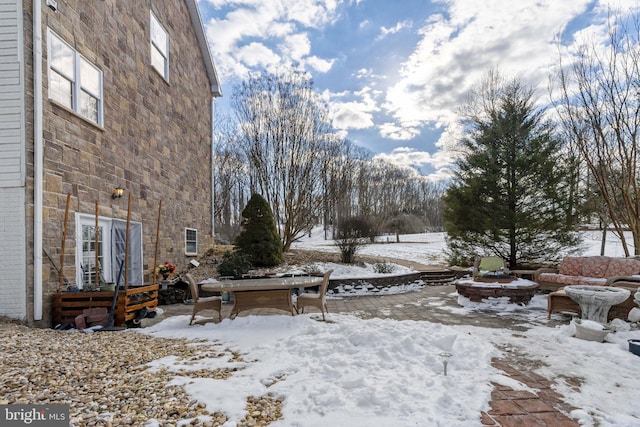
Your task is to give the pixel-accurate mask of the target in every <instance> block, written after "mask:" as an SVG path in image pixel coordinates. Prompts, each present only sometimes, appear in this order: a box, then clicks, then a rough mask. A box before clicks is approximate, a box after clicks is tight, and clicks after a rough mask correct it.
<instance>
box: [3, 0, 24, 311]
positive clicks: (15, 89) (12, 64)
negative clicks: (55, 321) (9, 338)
mask: <svg viewBox="0 0 640 427" xmlns="http://www.w3.org/2000/svg"><path fill="white" fill-rule="evenodd" d="M22 43H23V35H22V1H15V0H0V200H1V202H0V315H4V316H8V317H12V318H16V319H26V317H27V280H26V278H27V275H26V271H27V267H26V265H27V261H26V257H27V254H26V251H27V248H26V207H25V193H26V191H25V190H26V189H25V181H26V180H25V170H26V167H25V119H24V111H25V95H24V94H25V87H24V81H23V77H22V76H23V75H24V65H23V64H24V46H23V44H22Z"/></svg>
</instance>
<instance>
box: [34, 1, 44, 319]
mask: <svg viewBox="0 0 640 427" xmlns="http://www.w3.org/2000/svg"><path fill="white" fill-rule="evenodd" d="M42 163H43V146H42V9H41V0H33V320H34V321H35V320H42V211H43V209H42V184H43V166H42Z"/></svg>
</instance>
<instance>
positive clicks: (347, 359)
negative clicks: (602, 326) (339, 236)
mask: <svg viewBox="0 0 640 427" xmlns="http://www.w3.org/2000/svg"><path fill="white" fill-rule="evenodd" d="M314 234H315V235H319V236H321V233H319V232H314ZM592 234H593V233H592ZM401 239H402V241H403V242H404V241H405V240H406V243H388V244H387V243H384V244H376V245H370V246H368V247H367V248H366V250H363V251H362V253H363V254H368V255H369V254H370V255H375V256H381V257H389V258H403V259H407V260H413V261H415V262H420V263H427V264H428V263H429V261H430V260H431V261H434V262H435V261H437V260H442V255H441V253H442V248H443V242H444V238H443V235H442V234H429V235H422V236H418V235H416V236H402V238H401ZM589 241H590V242H592V243H593V245H595V246H597V248H595V249H588V250H587V252H586V253H599V244H600V242H599V240H598V238H597V236H594V237H592V238H591V239H590V240H589ZM323 242H324V243H323ZM296 246H297V247H308V248H313V249H316V250H317V249H319V248H323V247H324V248H326V250H335V248H334V247H332V246H328V245H327V243H326V242H325V241H323V240H322V239H319V238H317V237H315V236H313V235H312V238H311V239H306V240H304V241H302V242H300V243H297V244H296ZM610 246H611V247H612V248H613V249H612V250H613V251H614V252H615V251H616V250H617V249H615V245H614V244H611V245H610ZM611 255H620V254H619V253H617V252H615V253H611ZM340 274H347V272H344V271H343V272H341V273H340ZM353 274H358V273H356V272H354V273H353ZM450 297H451V298H458V297H457V296H456V295H455V291H452V294H451V295H450ZM460 303H461V305H460V306H459V308H455V309H452V310H454V311H455V313H456V314H458V315H460V316H465V315H466V314H468V313H469V312H470V311H472V310H492V311H494V312H495V311H499V312H500V313H502V314H503V315H504V316H516V317H517V318H518V319H521V325H524V327H525V328H524V329H525V331H524V332H523V331H518V332H514V331H512V330H510V329H507V328H504V329H493V328H491V329H489V328H482V327H474V326H453V325H443V324H437V323H430V322H416V321H394V320H382V319H370V320H362V319H359V318H357V317H355V316H351V315H344V314H341V315H339V314H330V315H329V318H328V320H329V321H328V322H326V323H323V322H318V321H316V320H313V319H312V318H311V317H310V316H309V315H299V316H295V317H292V316H277V315H276V316H247V317H238V318H236V319H234V320H229V319H225V320H223V321H222V322H221V323H219V324H213V323H208V324H206V325H198V326H192V327H189V326H187V324H188V320H187V317H186V316H175V317H170V318H168V319H166V320H164V321H162V322H160V323H158V324H156V325H154V326H152V327H150V328H146V329H143V330H141V332H142V333H146V334H152V335H154V336H160V337H188V338H194V339H198V340H204V342H205V343H206V342H213V341H215V342H222V343H224V345H225V346H227V347H228V348H230V349H232V350H236V351H238V352H240V353H241V354H242V355H243V360H244V361H243V362H233V365H235V366H237V367H239V368H243V369H240V370H238V371H237V372H235V373H234V375H233V376H232V377H231V378H230V379H227V380H214V379H207V378H196V377H194V378H190V379H181V380H178V379H176V382H178V381H179V382H180V383H181V384H183V385H184V387H185V388H186V390H187V391H188V392H189V393H191V394H192V395H193V397H194V399H197V400H199V401H202V402H204V403H206V405H207V407H208V409H209V410H210V411H211V412H213V411H223V412H225V413H226V414H227V415H228V416H229V422H228V424H227V425H229V426H235V425H236V423H237V422H238V421H239V420H241V419H242V417H243V416H244V415H245V414H244V408H245V403H246V398H247V396H250V395H252V396H262V395H265V394H267V393H274V394H276V395H279V396H283V397H284V398H285V399H284V406H283V413H284V418H283V419H282V420H280V421H278V422H276V423H275V424H273V425H276V426H304V427H311V426H327V425H330V426H334V427H338V426H345V427H346V426H349V427H354V426H394V427H396V426H397V427H402V426H432V425H433V426H470V425H479V424H480V421H479V420H480V418H479V417H480V412H481V411H483V410H488V409H489V406H488V402H489V400H490V395H491V390H492V386H491V384H490V383H491V382H496V383H501V384H505V385H508V386H510V387H514V388H516V389H527V387H526V386H525V385H523V384H519V383H517V382H516V381H514V380H513V379H511V378H510V377H507V376H505V375H504V373H503V372H501V371H499V370H497V369H495V368H493V367H492V366H491V358H492V357H495V356H499V355H500V354H501V351H507V350H508V349H510V348H512V349H517V351H518V352H520V353H522V354H525V355H526V356H527V357H528V358H530V359H532V360H537V361H539V362H540V368H539V369H538V373H539V374H540V375H542V376H544V377H546V378H549V379H553V380H554V381H555V384H556V387H557V391H558V392H559V393H560V394H562V395H563V396H564V397H565V399H566V401H567V402H568V403H569V404H571V405H573V406H575V407H578V408H580V409H579V410H576V411H574V412H573V413H572V414H570V415H571V416H572V417H573V418H575V419H576V420H577V421H578V422H579V423H580V424H581V425H584V426H616V427H619V426H629V427H631V426H638V425H640V405H638V404H637V402H639V401H640V380H639V379H638V370H639V368H640V358H639V357H638V356H636V355H634V354H632V353H630V352H629V351H628V344H627V340H628V339H631V338H636V339H640V331H638V330H637V329H635V328H633V329H631V330H630V331H618V332H616V333H611V334H609V335H608V336H607V340H606V342H604V343H596V342H590V341H584V340H580V339H576V338H574V337H573V326H571V325H570V324H569V322H568V321H567V324H566V325H562V326H559V327H550V326H546V325H545V320H546V312H545V310H544V307H546V297H545V296H544V295H537V296H535V297H534V298H533V299H532V302H531V303H530V305H529V306H528V307H521V306H518V305H514V304H508V303H507V302H505V301H504V300H496V301H491V302H483V303H471V302H469V301H467V300H465V299H464V298H460ZM422 304H423V305H424V309H425V310H429V304H430V302H429V301H425V302H423V303H422ZM433 304H438V302H437V301H434V302H433ZM625 325H628V324H626V323H625ZM498 348H500V349H501V350H498ZM443 353H450V354H451V357H450V358H448V372H447V373H448V375H446V376H445V375H444V372H443V357H442V354H443ZM175 363H176V362H175V360H158V361H156V362H154V364H155V365H156V366H167V367H168V368H169V369H175V370H177V369H179V368H184V369H199V368H216V367H220V366H221V365H224V366H225V367H228V366H229V362H228V361H226V360H221V359H220V358H203V359H201V360H199V361H198V362H196V363H194V362H190V363H189V365H185V366H180V365H176V364H175ZM566 377H577V378H580V379H581V381H580V382H579V385H576V383H575V382H574V381H571V382H564V381H563V378H566Z"/></svg>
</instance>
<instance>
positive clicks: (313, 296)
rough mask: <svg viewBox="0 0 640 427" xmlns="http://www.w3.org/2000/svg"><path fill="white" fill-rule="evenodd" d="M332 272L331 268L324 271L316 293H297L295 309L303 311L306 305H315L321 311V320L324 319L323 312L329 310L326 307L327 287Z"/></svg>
mask: <svg viewBox="0 0 640 427" xmlns="http://www.w3.org/2000/svg"><path fill="white" fill-rule="evenodd" d="M331 273H333V270H329V271H327V272H326V273H324V277H323V278H322V284H321V285H320V291H319V292H318V293H312V292H304V293H302V294H300V295H298V301H297V302H296V311H298V310H300V311H299V312H300V313H304V308H305V307H307V306H311V307H315V308H317V309H319V310H320V311H321V312H322V320H323V321H326V319H325V317H324V313H325V312H327V313H328V312H329V309H328V308H327V299H326V294H327V288H328V287H329V276H330V275H331Z"/></svg>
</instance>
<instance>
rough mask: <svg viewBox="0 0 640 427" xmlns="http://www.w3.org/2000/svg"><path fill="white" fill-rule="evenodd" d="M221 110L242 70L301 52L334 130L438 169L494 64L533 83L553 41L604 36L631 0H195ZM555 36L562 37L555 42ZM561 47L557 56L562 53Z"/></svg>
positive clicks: (439, 172) (539, 80) (544, 73)
mask: <svg viewBox="0 0 640 427" xmlns="http://www.w3.org/2000/svg"><path fill="white" fill-rule="evenodd" d="M199 5H200V10H201V14H202V18H203V21H204V24H205V27H206V31H207V35H208V38H209V42H210V44H211V51H212V54H213V57H214V61H215V63H216V67H217V70H218V73H219V75H220V78H221V80H222V90H223V94H224V97H223V98H222V99H221V100H219V101H218V103H217V105H218V107H217V108H218V114H224V113H225V111H226V110H228V105H229V101H230V98H231V96H232V95H233V89H234V86H235V84H237V83H238V82H239V81H240V80H241V79H243V78H245V77H246V75H247V73H248V72H249V71H255V70H267V71H274V70H276V69H277V68H278V67H279V66H280V67H281V66H283V65H291V64H297V65H298V66H299V67H302V68H304V70H306V71H307V72H309V73H310V74H311V75H312V76H313V80H314V87H315V89H316V91H317V92H319V93H321V94H323V96H324V97H325V99H326V100H327V101H328V102H329V105H330V108H331V114H332V120H333V125H334V127H335V128H336V129H337V130H338V131H339V132H340V133H341V135H342V136H344V137H346V138H348V139H350V140H351V141H353V142H354V143H356V144H358V145H361V146H363V147H366V148H368V149H370V150H371V151H373V152H374V153H377V155H378V156H380V157H382V158H385V159H388V160H390V161H393V162H396V163H399V164H403V165H409V166H413V167H415V168H416V169H418V170H419V171H421V172H422V173H423V174H424V175H429V176H431V177H434V178H436V177H444V176H446V175H447V169H448V167H449V166H450V164H451V161H452V159H453V153H452V151H451V150H450V149H451V148H452V146H453V144H454V143H455V141H456V140H457V138H458V135H459V133H458V132H457V127H456V124H455V123H456V118H457V111H458V109H459V108H460V106H461V105H462V104H464V102H465V100H466V97H467V96H468V92H469V89H470V88H471V87H473V86H474V85H476V84H477V83H478V82H479V81H480V80H481V79H482V78H483V77H484V76H486V74H487V72H488V70H489V69H490V68H491V67H496V68H497V69H498V70H499V72H500V73H501V74H502V75H503V76H505V77H508V78H512V77H517V78H519V79H521V80H522V81H523V82H525V83H527V84H529V85H532V86H535V87H537V88H538V89H539V90H540V96H541V97H542V101H544V102H548V100H549V98H548V95H547V86H548V79H549V76H550V74H551V73H552V72H553V68H554V66H555V65H556V64H557V62H558V55H559V51H560V52H562V54H563V55H568V52H571V51H572V48H573V47H575V45H576V44H577V43H579V42H583V41H585V40H589V41H592V40H603V39H604V38H605V37H604V36H605V34H606V28H605V26H604V24H605V22H606V18H607V14H608V12H609V11H610V9H614V10H619V11H622V13H624V14H628V13H629V12H630V11H632V10H634V11H635V13H637V12H638V2H637V0H618V1H616V2H614V3H611V2H605V1H600V0H562V1H558V0H517V1H514V0H483V1H478V0H434V1H429V0H200V1H199ZM557 41H560V45H558V43H557ZM566 58H568V57H566V56H563V61H566Z"/></svg>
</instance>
